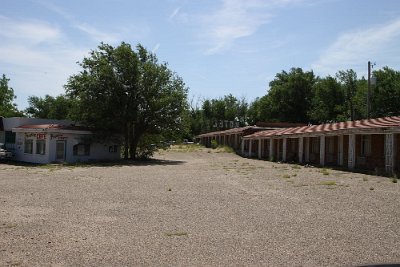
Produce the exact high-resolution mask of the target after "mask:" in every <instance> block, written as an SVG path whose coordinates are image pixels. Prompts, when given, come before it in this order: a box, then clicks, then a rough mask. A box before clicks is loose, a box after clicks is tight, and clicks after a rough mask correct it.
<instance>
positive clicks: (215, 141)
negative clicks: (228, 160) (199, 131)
mask: <svg viewBox="0 0 400 267" xmlns="http://www.w3.org/2000/svg"><path fill="white" fill-rule="evenodd" d="M217 147H218V143H217V140H211V148H212V149H216V148H217Z"/></svg>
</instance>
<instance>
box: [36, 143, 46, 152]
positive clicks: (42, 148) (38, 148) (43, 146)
mask: <svg viewBox="0 0 400 267" xmlns="http://www.w3.org/2000/svg"><path fill="white" fill-rule="evenodd" d="M36 154H39V155H44V154H46V140H37V141H36Z"/></svg>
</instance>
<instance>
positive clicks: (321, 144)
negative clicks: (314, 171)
mask: <svg viewBox="0 0 400 267" xmlns="http://www.w3.org/2000/svg"><path fill="white" fill-rule="evenodd" d="M319 164H320V165H321V166H324V165H325V135H321V136H320V138H319Z"/></svg>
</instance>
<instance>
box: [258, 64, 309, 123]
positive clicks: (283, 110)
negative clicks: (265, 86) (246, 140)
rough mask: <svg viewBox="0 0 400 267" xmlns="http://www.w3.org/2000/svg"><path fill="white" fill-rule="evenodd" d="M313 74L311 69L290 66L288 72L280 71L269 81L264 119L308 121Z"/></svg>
mask: <svg viewBox="0 0 400 267" xmlns="http://www.w3.org/2000/svg"><path fill="white" fill-rule="evenodd" d="M314 83H315V76H314V73H313V72H312V71H307V72H304V71H303V70H302V69H301V68H292V69H291V70H290V72H289V73H287V72H285V71H282V72H281V73H278V74H276V76H275V79H274V80H273V81H271V82H270V84H269V85H270V90H269V92H268V95H267V99H266V101H267V103H268V104H267V105H265V106H266V108H267V113H266V116H265V118H264V119H266V120H269V121H271V120H272V119H273V120H278V121H282V122H308V116H307V113H308V110H309V108H310V106H311V98H312V87H313V85H314Z"/></svg>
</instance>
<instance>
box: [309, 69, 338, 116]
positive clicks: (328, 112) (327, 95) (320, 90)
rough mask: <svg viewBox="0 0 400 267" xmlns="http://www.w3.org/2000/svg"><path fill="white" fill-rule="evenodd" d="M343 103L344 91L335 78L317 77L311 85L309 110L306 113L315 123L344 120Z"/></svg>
mask: <svg viewBox="0 0 400 267" xmlns="http://www.w3.org/2000/svg"><path fill="white" fill-rule="evenodd" d="M343 103H344V93H343V90H342V87H341V85H340V83H339V82H338V81H337V80H336V79H335V78H333V77H331V76H328V77H326V78H322V79H318V80H317V81H316V83H315V84H314V86H313V98H312V100H311V110H310V111H309V113H308V115H309V116H310V120H311V121H313V122H316V123H324V122H327V121H330V120H334V121H342V120H345V117H346V116H345V109H344V107H343Z"/></svg>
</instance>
